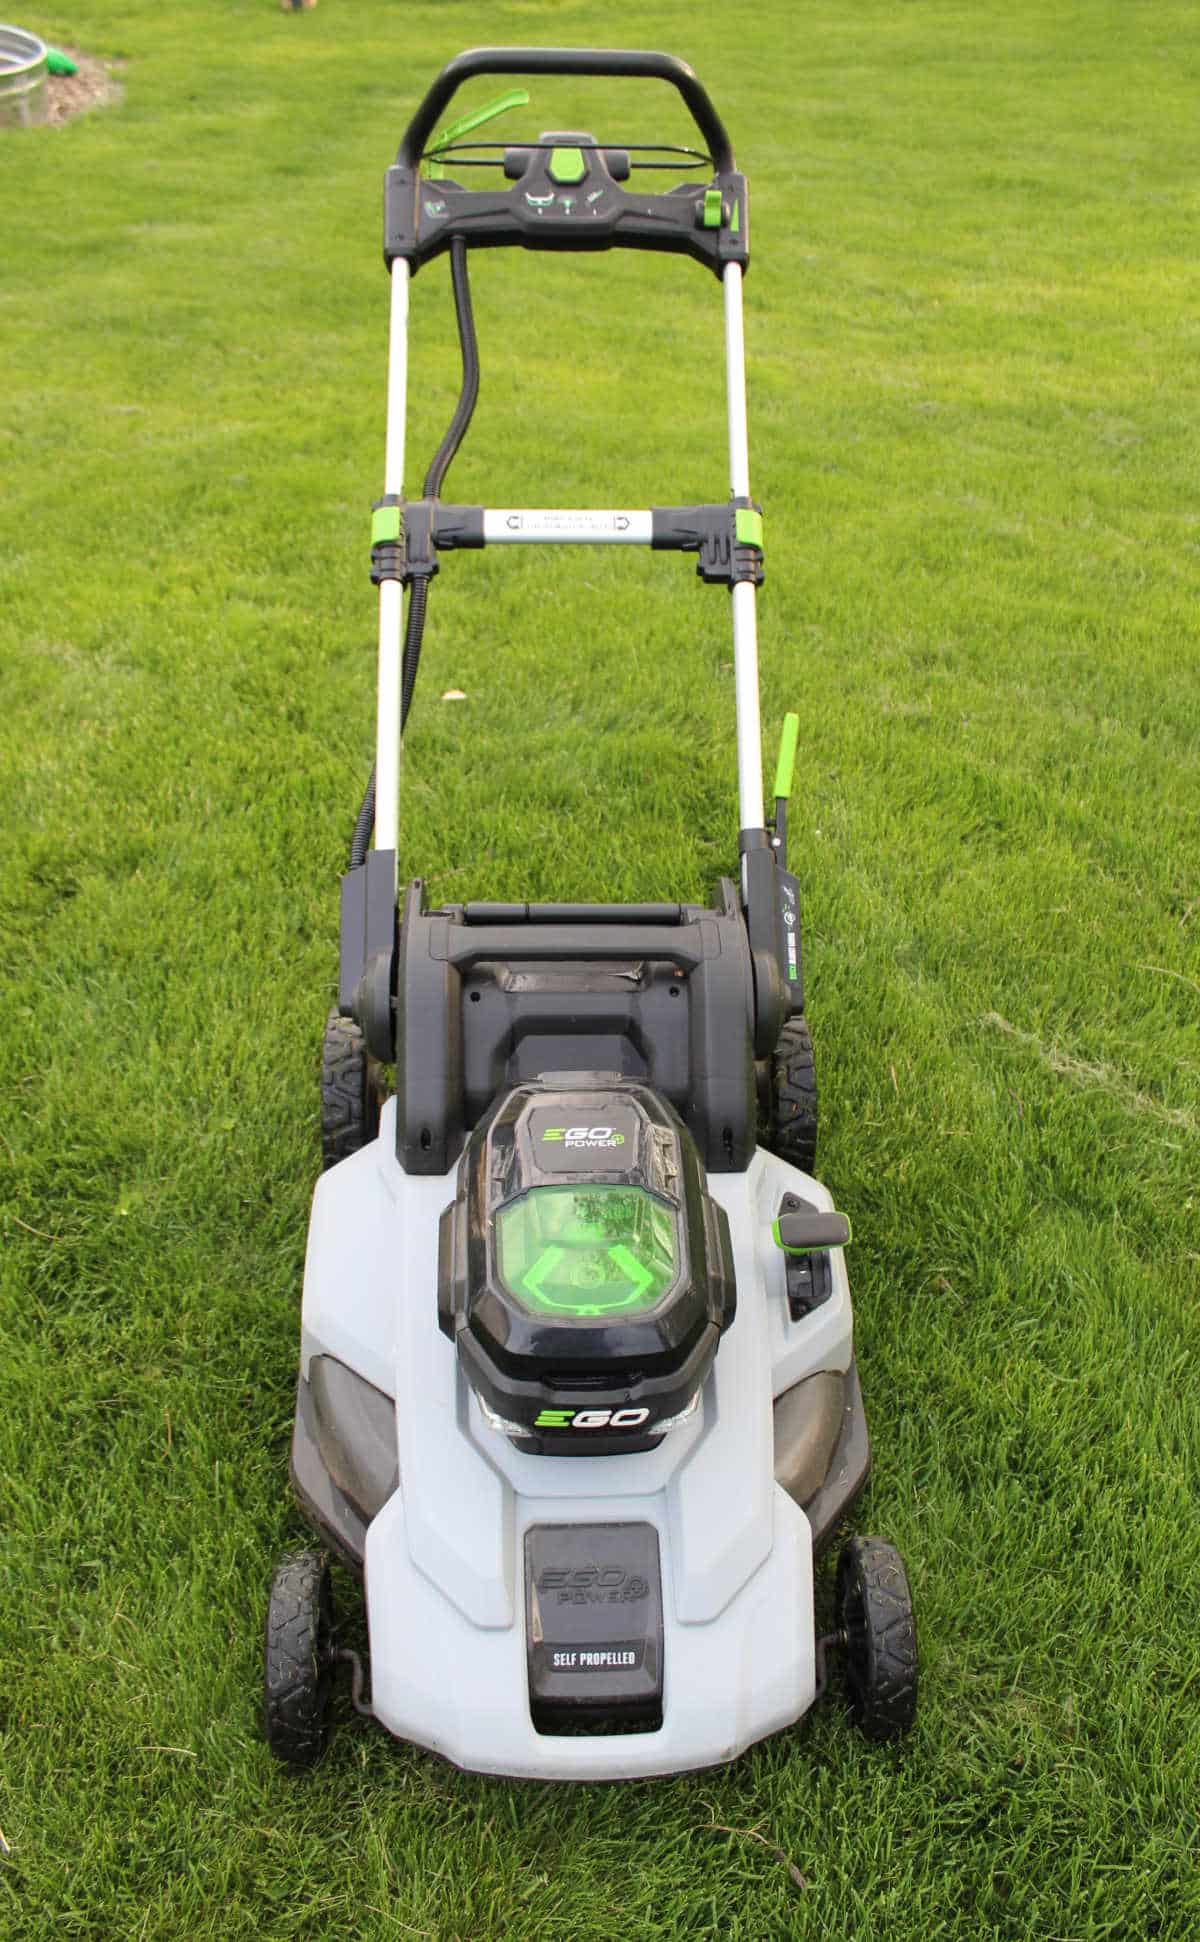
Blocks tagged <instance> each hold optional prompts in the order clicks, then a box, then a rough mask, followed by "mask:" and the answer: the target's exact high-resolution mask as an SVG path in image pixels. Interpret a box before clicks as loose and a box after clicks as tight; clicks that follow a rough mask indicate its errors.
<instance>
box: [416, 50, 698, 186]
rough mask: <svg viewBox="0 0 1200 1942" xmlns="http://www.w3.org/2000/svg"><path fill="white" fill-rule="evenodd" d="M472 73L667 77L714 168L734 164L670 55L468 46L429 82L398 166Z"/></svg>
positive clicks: (420, 145) (689, 73)
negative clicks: (710, 157)
mask: <svg viewBox="0 0 1200 1942" xmlns="http://www.w3.org/2000/svg"><path fill="white" fill-rule="evenodd" d="M475 74H590V75H612V76H615V77H617V78H623V79H631V80H641V81H669V82H670V83H671V85H672V86H673V87H676V88H678V90H679V92H680V94H681V95H682V96H683V99H684V103H685V105H686V106H687V108H688V109H689V111H690V113H691V117H692V120H693V121H694V122H695V124H696V126H697V128H698V129H699V130H700V133H701V134H702V135H703V137H704V140H705V143H706V145H707V148H708V151H709V154H710V155H711V156H712V159H713V166H714V168H715V169H716V171H717V172H718V173H723V172H724V171H726V170H729V169H732V168H733V166H734V160H733V148H732V146H731V144H730V140H729V136H728V134H727V133H726V131H725V124H724V122H723V121H722V120H721V117H720V115H719V114H718V113H717V111H716V109H715V108H714V107H713V104H712V102H711V101H710V100H709V97H708V93H707V90H706V89H705V88H704V87H703V86H702V84H701V82H700V80H699V79H698V77H697V75H696V74H695V72H694V70H693V69H692V68H690V67H689V66H688V64H687V62H686V61H681V60H678V59H677V58H676V57H675V55H674V54H654V53H650V52H645V51H638V50H637V49H633V48H619V47H470V48H468V49H467V51H466V52H465V53H464V54H456V55H455V57H454V59H453V60H452V61H447V63H446V65H445V67H444V68H443V69H442V71H441V73H440V74H439V75H438V77H437V79H436V81H435V82H434V83H433V85H432V87H431V88H430V89H429V92H428V93H427V94H426V96H425V99H424V100H423V101H422V103H421V105H420V107H419V108H418V109H417V112H416V114H415V115H414V116H413V118H412V120H411V121H410V122H409V124H408V127H407V128H406V129H405V131H404V134H403V136H402V137H401V140H400V147H399V149H398V150H397V152H396V161H397V163H398V164H400V165H401V166H402V167H406V168H410V169H415V168H416V166H417V164H418V162H419V161H420V159H421V156H422V154H423V153H424V151H425V147H426V144H427V143H428V141H429V137H430V136H431V135H432V133H433V131H434V129H435V128H436V126H437V124H438V122H439V121H440V120H441V118H442V115H443V114H444V112H445V110H446V108H447V107H448V106H449V103H450V102H451V100H452V99H453V97H454V96H455V94H457V92H458V90H459V88H460V87H461V86H462V84H463V82H464V81H469V80H470V79H471V77H472V75H475Z"/></svg>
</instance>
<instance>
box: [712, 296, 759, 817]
mask: <svg viewBox="0 0 1200 1942" xmlns="http://www.w3.org/2000/svg"><path fill="white" fill-rule="evenodd" d="M722 283H723V287H724V292H725V387H726V401H727V406H728V413H729V489H730V491H731V492H732V494H733V496H734V498H735V499H748V498H749V497H750V447H749V442H748V438H747V432H746V340H745V336H744V333H743V329H742V266H741V264H740V263H727V264H726V265H725V274H724V277H723V279H722ZM733 690H734V704H735V707H736V709H737V763H738V827H739V829H761V828H762V827H763V773H762V723H761V720H760V718H759V702H758V616H757V612H756V609H755V604H754V584H753V582H752V581H750V580H740V581H739V582H738V583H737V584H736V585H735V587H734V589H733Z"/></svg>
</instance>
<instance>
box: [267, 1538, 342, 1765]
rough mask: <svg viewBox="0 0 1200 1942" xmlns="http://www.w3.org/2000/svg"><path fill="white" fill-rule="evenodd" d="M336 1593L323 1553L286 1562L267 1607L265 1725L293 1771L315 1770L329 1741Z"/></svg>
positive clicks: (269, 1742)
mask: <svg viewBox="0 0 1200 1942" xmlns="http://www.w3.org/2000/svg"><path fill="white" fill-rule="evenodd" d="M332 1638H333V1591H332V1587H331V1585H330V1579H329V1564H328V1561H327V1560H326V1558H325V1557H324V1555H323V1554H322V1553H321V1552H320V1551H291V1552H289V1553H288V1555H287V1556H286V1557H284V1558H281V1559H280V1561H279V1564H278V1567H277V1568H276V1572H275V1576H274V1577H273V1578H272V1580H271V1595H270V1598H269V1599H268V1601H267V1631H266V1653H265V1666H264V1677H263V1725H264V1730H265V1732H266V1736H267V1745H268V1746H269V1747H270V1749H271V1751H272V1753H273V1754H274V1755H275V1758H276V1759H277V1760H282V1761H283V1762H284V1764H285V1766H289V1767H314V1766H315V1765H316V1763H317V1761H318V1760H319V1759H320V1757H321V1755H322V1754H323V1753H324V1751H325V1743H326V1741H327V1740H328V1738H329V1702H330V1698H331V1696H332V1688H333V1664H332V1661H331V1659H330V1650H331V1643H332Z"/></svg>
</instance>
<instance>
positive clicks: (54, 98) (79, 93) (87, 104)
mask: <svg viewBox="0 0 1200 1942" xmlns="http://www.w3.org/2000/svg"><path fill="white" fill-rule="evenodd" d="M62 51H63V53H64V54H69V55H70V57H71V59H72V60H73V61H74V62H75V64H76V67H77V68H78V70H79V71H78V73H77V74H48V75H47V76H46V125H47V126H48V127H50V128H60V127H61V126H62V124H63V122H64V121H73V120H74V118H75V116H76V115H86V114H88V113H89V112H90V111H91V109H93V108H107V107H109V106H111V104H112V103H113V102H114V101H119V100H120V99H121V83H120V82H119V81H118V79H117V77H116V75H115V73H114V72H113V69H112V68H111V67H110V66H109V65H108V63H107V62H106V61H94V60H93V59H92V57H91V55H90V54H81V53H79V51H78V49H77V48H74V47H64V48H63V50H62Z"/></svg>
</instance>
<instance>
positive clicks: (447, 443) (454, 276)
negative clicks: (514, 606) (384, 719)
mask: <svg viewBox="0 0 1200 1942" xmlns="http://www.w3.org/2000/svg"><path fill="white" fill-rule="evenodd" d="M450 279H451V282H452V284H453V286H454V315H455V321H456V322H457V324H458V345H459V350H460V351H461V353H462V386H461V389H460V391H459V394H458V403H457V404H456V405H455V407H454V416H453V417H452V418H451V420H450V423H449V425H448V426H447V428H446V435H445V437H444V438H443V440H442V442H441V444H440V445H439V446H438V448H437V451H436V452H435V453H434V455H433V462H432V464H431V465H430V467H429V470H428V472H427V473H426V474H425V485H424V489H423V493H422V497H424V498H426V499H437V498H439V497H440V495H441V490H442V486H443V485H444V483H445V479H446V474H447V472H448V471H449V470H450V466H451V464H452V462H453V460H454V456H455V454H456V452H457V451H458V448H459V446H460V445H461V444H462V442H463V439H464V438H465V436H466V432H467V427H468V425H469V424H470V422H471V418H472V414H473V413H474V410H475V404H476V400H477V399H478V397H479V343H478V340H477V338H476V335H475V314H474V312H473V310H472V308H471V283H470V278H469V276H468V273H467V245H466V240H465V238H464V237H462V236H455V237H454V238H453V239H452V241H451V244H450ZM428 602H429V581H428V579H427V578H424V577H422V578H420V579H415V580H414V581H413V582H412V587H411V590H410V592H409V596H408V617H407V620H406V622H405V628H404V653H403V656H402V658H401V663H400V733H401V735H403V733H404V729H405V725H406V723H407V721H408V711H409V709H410V708H411V707H412V698H413V690H414V688H415V687H416V685H417V668H418V667H419V665H420V661H421V641H422V638H423V636H424V633H425V609H426V606H427V605H428ZM374 824H375V764H374V763H372V764H371V775H370V779H369V781H368V783H367V787H366V793H365V794H364V796H363V799H362V806H361V807H360V809H359V812H358V820H357V821H356V823H355V825H354V835H353V838H352V839H351V843H350V868H351V869H352V870H357V869H358V867H359V865H360V864H362V863H365V862H366V860H367V850H368V847H369V846H370V841H371V831H372V829H373V827H374Z"/></svg>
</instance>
